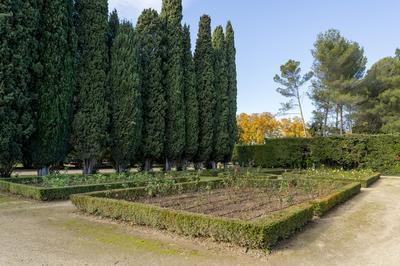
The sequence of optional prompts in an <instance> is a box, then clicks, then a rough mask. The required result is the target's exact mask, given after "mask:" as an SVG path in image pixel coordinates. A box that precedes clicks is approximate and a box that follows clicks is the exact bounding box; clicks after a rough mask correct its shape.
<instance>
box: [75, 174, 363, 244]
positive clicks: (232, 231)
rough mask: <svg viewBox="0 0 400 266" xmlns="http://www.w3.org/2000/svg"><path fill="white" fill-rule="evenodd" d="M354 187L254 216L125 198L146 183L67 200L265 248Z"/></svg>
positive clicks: (192, 185)
mask: <svg viewBox="0 0 400 266" xmlns="http://www.w3.org/2000/svg"><path fill="white" fill-rule="evenodd" d="M221 184H223V182H222V180H215V181H210V182H189V183H181V184H177V185H175V189H172V191H171V192H170V193H169V194H173V193H174V192H176V191H180V192H188V191H196V190H199V189H202V188H218V187H219V186H220V185H221ZM359 191H360V184H359V183H355V184H352V186H350V185H346V186H345V187H343V188H341V189H340V190H338V191H336V192H334V193H332V194H331V195H329V196H327V197H326V198H323V199H321V200H316V201H310V202H306V203H302V204H298V205H294V206H291V207H289V208H286V209H283V210H281V211H277V212H274V213H272V214H270V215H268V216H266V217H263V218H260V219H258V220H255V221H243V220H239V219H228V218H222V217H215V216H210V215H204V214H197V213H191V212H186V211H177V210H173V209H166V208H160V207H158V206H154V205H150V204H143V203H138V202H132V201H127V200H135V199H137V198H138V197H140V196H144V195H146V190H145V188H134V189H124V190H114V191H103V192H98V193H88V194H77V195H72V197H71V200H72V202H73V204H74V205H75V206H76V207H77V208H78V209H79V210H80V211H84V212H86V213H90V214H94V215H99V216H102V217H107V218H112V219H118V220H122V221H125V222H130V223H134V224H137V225H144V226H151V227H154V228H157V229H162V230H168V231H171V232H175V233H178V234H181V235H186V236H192V237H209V238H212V239H214V240H216V241H221V242H230V243H234V244H236V245H239V246H244V247H248V248H262V249H264V248H267V249H269V248H271V247H273V246H275V245H276V244H277V243H278V241H280V240H282V239H286V238H289V237H290V236H292V235H293V234H294V233H295V232H296V231H298V230H300V229H301V228H303V227H304V226H305V225H306V224H307V223H309V222H310V221H312V220H313V218H314V216H316V215H322V214H323V213H326V212H327V211H328V210H329V209H330V208H333V207H334V206H336V205H337V204H339V203H341V202H343V201H345V200H346V199H349V198H350V197H351V195H354V194H355V193H357V192H359Z"/></svg>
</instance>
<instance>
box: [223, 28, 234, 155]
mask: <svg viewBox="0 0 400 266" xmlns="http://www.w3.org/2000/svg"><path fill="white" fill-rule="evenodd" d="M226 62H227V75H228V99H229V135H230V138H229V139H230V149H229V152H228V153H227V154H226V156H225V162H229V161H230V160H231V157H232V152H233V148H234V146H235V144H236V140H237V123H236V112H237V73H236V48H235V32H234V31H233V27H232V23H231V22H230V21H228V24H227V26H226Z"/></svg>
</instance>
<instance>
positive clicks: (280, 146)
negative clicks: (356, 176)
mask: <svg viewBox="0 0 400 266" xmlns="http://www.w3.org/2000/svg"><path fill="white" fill-rule="evenodd" d="M233 161H234V162H237V163H239V164H240V165H243V166H256V167H267V168H306V167H310V166H313V165H315V166H317V167H318V166H328V167H333V168H343V169H363V168H371V169H373V170H374V171H378V172H382V173H385V174H399V173H400V135H350V136H335V137H326V138H313V139H274V140H268V141H267V143H266V144H265V145H254V146H246V145H238V146H236V147H235V151H234V157H233Z"/></svg>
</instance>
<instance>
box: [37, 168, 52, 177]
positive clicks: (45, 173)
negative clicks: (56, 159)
mask: <svg viewBox="0 0 400 266" xmlns="http://www.w3.org/2000/svg"><path fill="white" fill-rule="evenodd" d="M49 173H50V171H49V167H47V166H44V167H42V168H39V169H38V170H37V175H38V176H48V175H49Z"/></svg>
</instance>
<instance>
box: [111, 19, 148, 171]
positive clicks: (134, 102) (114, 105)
mask: <svg viewBox="0 0 400 266" xmlns="http://www.w3.org/2000/svg"><path fill="white" fill-rule="evenodd" d="M110 85H111V105H110V109H111V133H110V135H111V136H110V137H111V138H110V139H111V157H112V159H113V161H114V163H115V168H116V170H117V171H118V172H123V171H125V170H126V169H127V167H128V166H129V164H130V163H131V162H132V160H133V159H134V158H135V156H136V155H137V154H138V149H139V147H140V143H141V135H142V132H141V131H142V100H141V91H140V78H139V50H138V48H137V45H136V40H135V33H134V29H133V26H132V24H131V23H129V22H123V23H122V24H121V25H120V26H119V29H118V34H117V35H116V38H115V39H114V43H113V46H112V49H111V69H110Z"/></svg>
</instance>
